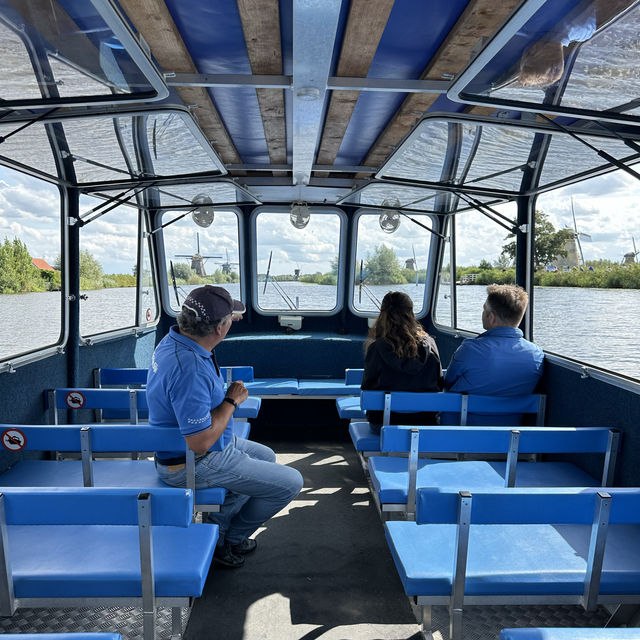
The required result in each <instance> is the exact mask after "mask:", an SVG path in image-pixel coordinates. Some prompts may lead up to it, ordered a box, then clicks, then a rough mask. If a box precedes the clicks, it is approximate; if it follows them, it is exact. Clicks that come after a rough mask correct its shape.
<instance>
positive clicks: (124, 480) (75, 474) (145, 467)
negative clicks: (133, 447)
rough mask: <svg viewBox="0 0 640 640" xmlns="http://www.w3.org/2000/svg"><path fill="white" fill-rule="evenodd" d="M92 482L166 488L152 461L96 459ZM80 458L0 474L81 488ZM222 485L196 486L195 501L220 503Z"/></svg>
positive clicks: (12, 483)
mask: <svg viewBox="0 0 640 640" xmlns="http://www.w3.org/2000/svg"><path fill="white" fill-rule="evenodd" d="M93 482H94V486H96V487H133V488H140V489H157V488H159V487H163V488H166V487H167V485H166V484H165V483H164V482H162V480H160V478H159V477H158V474H157V473H156V467H155V464H154V462H153V460H95V461H94V463H93ZM82 484H83V482H82V462H81V461H80V460H22V461H21V462H19V463H18V464H16V465H15V466H13V467H11V469H9V470H8V471H5V472H4V473H3V474H2V475H0V485H2V486H5V487H81V486H82ZM225 496H226V490H225V489H223V488H222V487H212V488H208V489H196V495H195V502H196V504H223V503H224V498H225Z"/></svg>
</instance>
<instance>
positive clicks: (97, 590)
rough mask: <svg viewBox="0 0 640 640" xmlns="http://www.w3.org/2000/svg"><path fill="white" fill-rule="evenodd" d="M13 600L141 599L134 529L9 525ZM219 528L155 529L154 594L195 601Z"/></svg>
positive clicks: (92, 526)
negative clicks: (73, 598) (14, 597)
mask: <svg viewBox="0 0 640 640" xmlns="http://www.w3.org/2000/svg"><path fill="white" fill-rule="evenodd" d="M7 529H8V535H9V550H10V555H11V568H12V571H13V577H14V589H15V596H16V598H52V597H131V596H140V595H141V593H142V591H141V583H140V553H139V539H138V527H137V526H101V525H67V526H60V525H9V526H8V527H7ZM217 539H218V527H217V525H212V524H191V525H189V526H188V527H162V526H160V527H154V528H153V559H154V568H155V576H156V580H155V591H156V595H157V596H160V597H170V596H175V597H184V596H194V597H197V596H199V595H200V594H201V593H202V588H203V586H204V582H205V580H206V577H207V573H208V572H209V567H210V564H211V559H212V557H213V551H214V549H215V545H216V541H217Z"/></svg>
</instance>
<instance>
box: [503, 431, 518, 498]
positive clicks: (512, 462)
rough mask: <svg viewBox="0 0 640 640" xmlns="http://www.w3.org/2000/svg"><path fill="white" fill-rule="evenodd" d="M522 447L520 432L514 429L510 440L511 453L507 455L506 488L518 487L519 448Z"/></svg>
mask: <svg viewBox="0 0 640 640" xmlns="http://www.w3.org/2000/svg"><path fill="white" fill-rule="evenodd" d="M519 446H520V431H519V430H518V429H513V431H511V437H510V438H509V453H507V469H506V472H505V474H504V476H505V478H504V486H505V487H515V486H516V467H517V465H518V448H519Z"/></svg>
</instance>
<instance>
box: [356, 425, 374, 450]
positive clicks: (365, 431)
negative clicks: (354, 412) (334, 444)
mask: <svg viewBox="0 0 640 640" xmlns="http://www.w3.org/2000/svg"><path fill="white" fill-rule="evenodd" d="M349 435H350V436H351V440H352V441H353V444H354V446H355V448H356V451H380V436H379V435H378V434H377V433H375V432H374V431H372V430H371V425H370V424H369V423H368V422H352V423H351V424H350V425H349Z"/></svg>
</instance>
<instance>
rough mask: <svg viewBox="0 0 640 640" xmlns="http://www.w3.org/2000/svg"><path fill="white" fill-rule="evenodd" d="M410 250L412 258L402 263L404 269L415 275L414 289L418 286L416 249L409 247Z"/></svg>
mask: <svg viewBox="0 0 640 640" xmlns="http://www.w3.org/2000/svg"><path fill="white" fill-rule="evenodd" d="M411 250H412V251H413V258H408V259H407V260H405V261H404V268H405V269H409V270H410V271H415V274H416V287H417V286H418V261H417V260H416V248H415V246H414V245H411Z"/></svg>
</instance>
